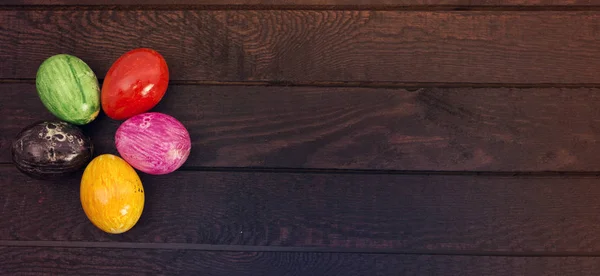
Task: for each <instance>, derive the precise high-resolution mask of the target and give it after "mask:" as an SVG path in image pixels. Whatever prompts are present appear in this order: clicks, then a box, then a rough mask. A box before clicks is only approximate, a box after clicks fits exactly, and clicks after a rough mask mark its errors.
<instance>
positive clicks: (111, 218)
mask: <svg viewBox="0 0 600 276" xmlns="http://www.w3.org/2000/svg"><path fill="white" fill-rule="evenodd" d="M80 197H81V205H82V207H83V210H84V212H85V214H86V216H87V217H88V219H89V220H90V221H91V222H92V223H93V224H94V225H95V226H96V227H98V228H100V229H101V230H102V231H104V232H107V233H111V234H120V233H124V232H126V231H129V230H130V229H131V228H132V227H133V226H134V225H135V224H136V223H137V222H138V220H139V218H140V216H141V215H142V211H143V209H144V199H145V197H144V187H143V186H142V181H141V180H140V178H139V176H138V175H137V173H136V172H135V170H134V169H133V168H132V167H131V166H130V165H129V164H127V162H125V160H123V159H121V158H120V157H118V156H115V155H112V154H103V155H100V156H98V157H96V158H94V159H93V160H92V161H91V162H90V163H89V164H88V166H87V167H86V168H85V171H84V172H83V176H82V178H81V186H80Z"/></svg>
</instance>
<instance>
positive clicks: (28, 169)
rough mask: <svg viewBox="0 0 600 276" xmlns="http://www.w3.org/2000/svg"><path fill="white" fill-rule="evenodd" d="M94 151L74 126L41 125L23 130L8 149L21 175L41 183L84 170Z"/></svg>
mask: <svg viewBox="0 0 600 276" xmlns="http://www.w3.org/2000/svg"><path fill="white" fill-rule="evenodd" d="M93 151H94V147H93V144H92V142H91V140H90V138H89V137H87V136H85V134H84V133H83V132H82V131H81V129H79V128H78V127H77V126H75V125H72V124H69V123H66V122H62V121H42V122H36V123H34V124H31V125H29V126H27V127H25V128H24V129H23V130H21V132H19V134H17V136H16V138H15V139H14V140H13V142H12V145H11V153H12V160H13V163H14V164H15V166H16V167H17V168H18V169H19V170H20V171H21V172H23V173H24V174H26V175H28V176H30V177H33V178H37V179H44V180H52V179H59V178H61V177H64V176H68V175H70V174H72V173H74V172H77V171H79V170H80V169H83V168H84V167H85V165H87V164H88V162H89V161H90V160H91V158H92V155H93Z"/></svg>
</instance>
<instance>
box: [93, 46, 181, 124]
mask: <svg viewBox="0 0 600 276" xmlns="http://www.w3.org/2000/svg"><path fill="white" fill-rule="evenodd" d="M168 83H169V69H168V67H167V62H166V61H165V59H164V58H163V56H162V55H161V54H159V53H158V52H157V51H155V50H152V49H148V48H138V49H134V50H131V51H129V52H127V53H125V54H124V55H122V56H121V57H119V59H117V61H115V63H113V65H112V66H111V67H110V69H109V70H108V73H106V77H105V78H104V83H103V84H102V94H101V102H102V110H104V113H106V115H107V116H108V117H110V118H112V119H115V120H124V119H127V118H130V117H132V116H134V115H138V114H141V113H144V112H146V111H148V110H150V109H152V108H153V107H154V106H156V105H157V104H158V102H160V100H161V99H162V97H163V96H164V95H165V92H166V91H167V86H168Z"/></svg>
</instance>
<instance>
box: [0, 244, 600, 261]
mask: <svg viewBox="0 0 600 276" xmlns="http://www.w3.org/2000/svg"><path fill="white" fill-rule="evenodd" d="M0 246H5V247H54V248H115V249H169V250H193V251H228V252H307V253H352V254H356V253H362V254H396V255H431V256H434V255H435V256H439V255H442V256H499V257H500V256H504V257H600V252H596V251H591V252H547V251H544V252H542V251H523V252H495V251H474V250H412V249H382V248H326V247H301V246H289V247H287V246H260V245H259V246H250V245H220V244H189V243H135V242H81V241H10V240H0Z"/></svg>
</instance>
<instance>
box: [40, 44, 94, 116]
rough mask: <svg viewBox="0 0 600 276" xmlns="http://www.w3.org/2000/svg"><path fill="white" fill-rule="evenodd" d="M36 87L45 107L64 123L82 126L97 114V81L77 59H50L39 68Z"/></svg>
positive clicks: (68, 57)
mask: <svg viewBox="0 0 600 276" xmlns="http://www.w3.org/2000/svg"><path fill="white" fill-rule="evenodd" d="M35 85H36V89H37V92H38V95H39V97H40V99H41V101H42V103H43V104H44V106H45V107H46V108H47V109H48V110H49V111H50V113H52V114H54V116H56V117H58V118H59V119H61V120H63V121H66V122H69V123H72V124H75V125H85V124H87V123H89V122H91V121H93V120H94V119H96V117H97V116H98V113H99V112H100V88H99V86H98V79H97V78H96V75H95V74H94V72H93V71H92V69H91V68H90V67H89V66H88V65H87V64H86V63H85V62H84V61H83V60H81V59H79V58H78V57H75V56H72V55H68V54H58V55H54V56H51V57H49V58H48V59H46V60H45V61H44V62H42V64H41V65H40V67H39V68H38V71H37V75H36V78H35Z"/></svg>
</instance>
